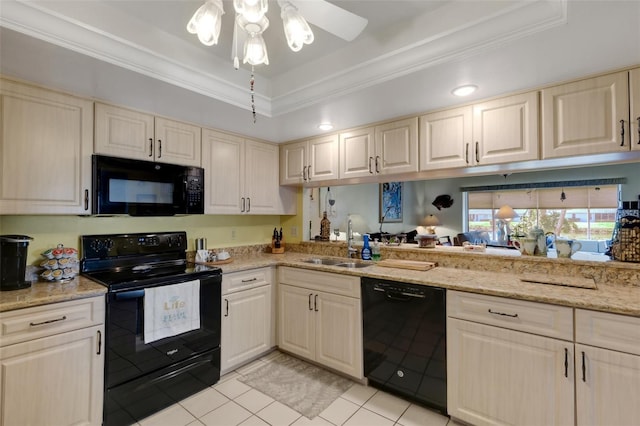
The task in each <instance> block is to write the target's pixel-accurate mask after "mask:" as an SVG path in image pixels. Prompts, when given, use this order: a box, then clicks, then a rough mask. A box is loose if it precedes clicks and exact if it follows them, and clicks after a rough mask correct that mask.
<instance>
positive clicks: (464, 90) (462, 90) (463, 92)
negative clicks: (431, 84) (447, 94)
mask: <svg viewBox="0 0 640 426" xmlns="http://www.w3.org/2000/svg"><path fill="white" fill-rule="evenodd" d="M477 89H478V86H474V85H473V84H467V85H464V86H460V87H456V88H455V89H453V90H452V91H451V93H453V94H454V95H456V96H469V95H470V94H472V93H473V92H475V91H476V90H477Z"/></svg>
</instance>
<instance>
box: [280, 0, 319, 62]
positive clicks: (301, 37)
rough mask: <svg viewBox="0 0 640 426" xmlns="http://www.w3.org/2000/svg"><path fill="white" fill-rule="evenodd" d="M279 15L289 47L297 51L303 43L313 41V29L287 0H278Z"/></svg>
mask: <svg viewBox="0 0 640 426" xmlns="http://www.w3.org/2000/svg"><path fill="white" fill-rule="evenodd" d="M279 4H280V9H281V13H280V17H281V18H282V24H283V27H284V35H285V36H286V38H287V44H288V45H289V48H290V49H291V50H293V51H294V52H299V51H300V49H302V47H303V46H304V45H305V44H311V43H313V31H311V28H310V27H309V24H308V23H307V21H306V20H305V19H304V17H303V16H302V15H301V14H300V12H298V9H297V8H296V7H295V6H294V5H292V4H291V3H289V2H288V1H280V2H279Z"/></svg>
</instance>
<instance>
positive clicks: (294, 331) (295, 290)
mask: <svg viewBox="0 0 640 426" xmlns="http://www.w3.org/2000/svg"><path fill="white" fill-rule="evenodd" d="M314 294H316V293H314V292H313V291H311V290H307V289H305V288H299V287H292V286H289V285H282V284H280V285H279V286H278V346H279V347H280V348H282V349H284V350H285V351H289V352H291V353H294V354H297V355H300V356H302V357H304V358H307V359H310V360H314V359H315V352H316V348H315V315H314V313H313V295H314Z"/></svg>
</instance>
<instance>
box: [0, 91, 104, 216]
mask: <svg viewBox="0 0 640 426" xmlns="http://www.w3.org/2000/svg"><path fill="white" fill-rule="evenodd" d="M0 83H1V84H0V102H1V104H0V123H1V124H0V126H1V127H0V130H1V133H0V215H1V214H40V213H47V214H89V213H91V207H90V206H91V200H90V197H91V191H90V189H91V154H92V153H93V141H92V139H93V136H92V129H93V102H91V101H89V100H85V99H81V98H76V97H74V96H69V95H65V94H61V93H57V92H54V91H49V90H45V89H41V88H38V87H33V86H29V85H25V84H22V83H18V82H14V81H12V80H5V79H2V80H0Z"/></svg>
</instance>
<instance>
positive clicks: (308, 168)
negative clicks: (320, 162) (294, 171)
mask: <svg viewBox="0 0 640 426" xmlns="http://www.w3.org/2000/svg"><path fill="white" fill-rule="evenodd" d="M307 180H308V181H309V182H311V166H307Z"/></svg>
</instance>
